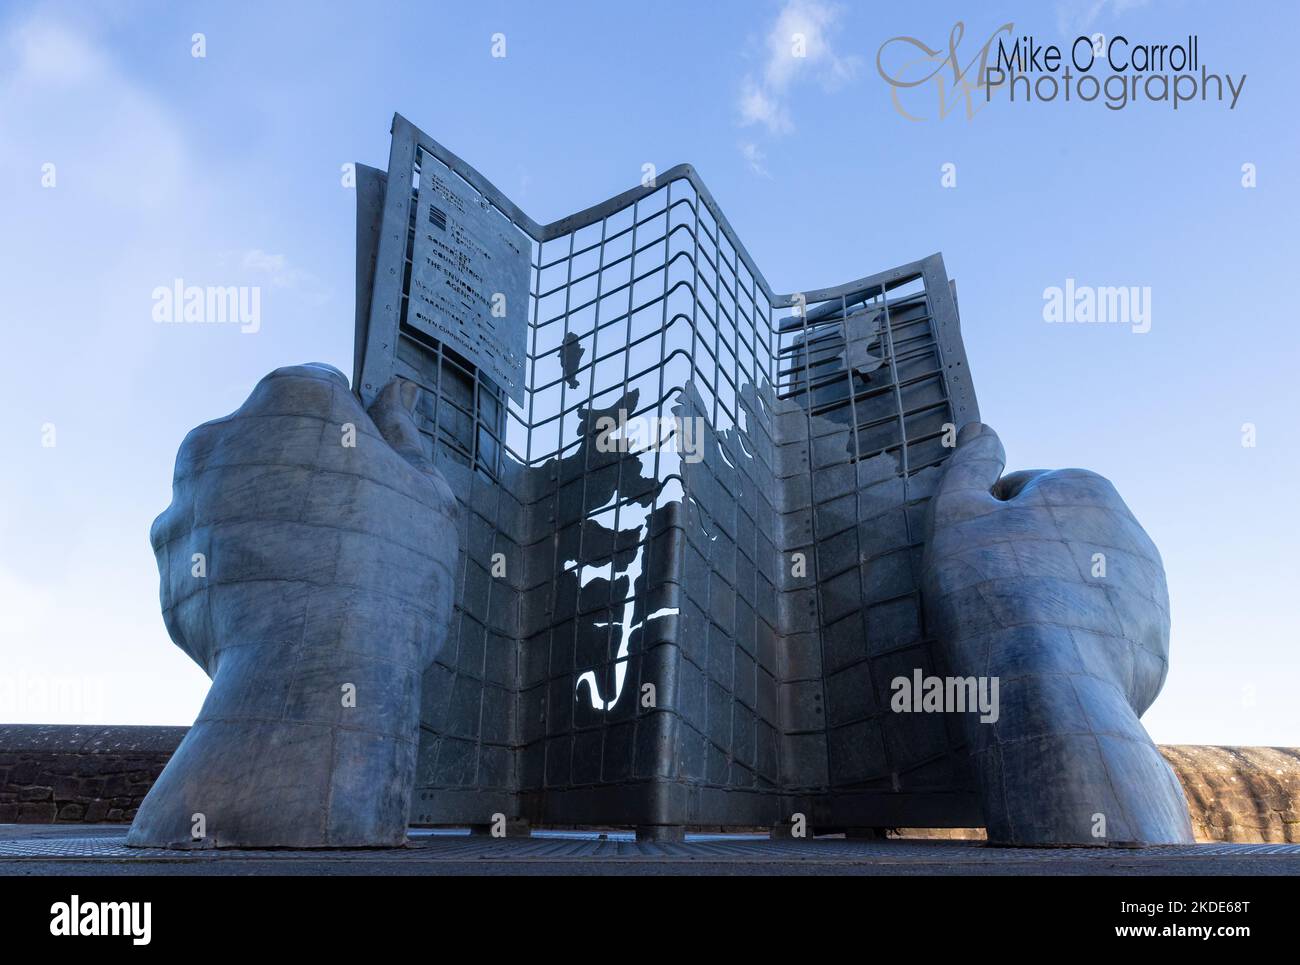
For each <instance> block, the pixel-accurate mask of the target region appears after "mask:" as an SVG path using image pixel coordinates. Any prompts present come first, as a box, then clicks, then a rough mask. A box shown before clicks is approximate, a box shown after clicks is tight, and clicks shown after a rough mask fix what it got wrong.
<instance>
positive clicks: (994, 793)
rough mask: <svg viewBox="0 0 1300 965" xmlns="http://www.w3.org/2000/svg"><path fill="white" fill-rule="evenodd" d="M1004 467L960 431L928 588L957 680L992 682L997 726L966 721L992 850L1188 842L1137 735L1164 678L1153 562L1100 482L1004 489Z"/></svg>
mask: <svg viewBox="0 0 1300 965" xmlns="http://www.w3.org/2000/svg"><path fill="white" fill-rule="evenodd" d="M1005 462H1006V456H1005V454H1004V452H1003V449H1002V443H1001V442H1000V441H999V440H998V437H997V435H996V434H995V433H994V432H993V430H992V429H990V428H988V427H987V426H983V425H980V424H979V423H972V424H970V425H967V426H965V427H964V428H963V429H962V432H961V434H960V436H959V438H958V446H957V450H956V451H955V452H954V453H953V455H952V457H951V459H950V460H949V462H948V465H947V469H946V471H945V474H944V477H943V479H942V481H941V482H940V484H939V490H938V493H937V494H936V496H935V498H934V501H933V504H932V507H931V512H932V514H933V515H932V525H933V530H932V533H931V538H930V540H929V543H928V545H927V548H926V554H925V563H924V566H923V569H924V573H923V582H922V585H923V594H924V597H925V604H926V612H927V614H928V616H929V620H930V623H931V626H932V628H933V630H934V632H935V633H936V635H937V637H938V639H939V640H940V643H941V645H942V647H943V651H944V653H945V655H946V657H947V660H948V663H949V665H950V670H951V672H952V673H954V674H956V675H958V676H988V677H996V678H998V681H999V692H1000V703H1001V707H1000V713H999V715H998V719H997V720H996V722H990V723H981V722H980V721H979V718H978V717H976V716H975V715H969V714H968V715H966V717H965V719H966V721H967V735H968V738H969V740H970V745H971V752H972V754H973V755H974V759H975V764H976V771H977V772H978V776H979V781H980V799H981V802H982V805H983V808H984V814H985V820H986V823H987V826H988V834H989V839H990V840H991V841H994V842H999V843H1004V844H1017V845H1054V844H1056V845H1060V844H1080V845H1103V844H1108V843H1121V842H1123V843H1127V842H1145V843H1148V844H1157V843H1160V844H1173V843H1187V842H1190V841H1191V840H1192V831H1191V825H1190V823H1189V821H1188V816H1187V802H1186V799H1185V798H1184V796H1183V791H1182V788H1181V787H1180V786H1179V784H1178V781H1177V779H1176V778H1175V777H1174V774H1173V771H1172V769H1171V768H1170V767H1169V765H1168V764H1167V763H1166V762H1165V760H1164V759H1163V758H1162V757H1161V756H1160V753H1159V751H1157V750H1156V748H1155V745H1154V744H1153V743H1152V741H1151V738H1150V737H1149V736H1148V735H1147V733H1146V730H1145V729H1144V728H1143V727H1142V725H1141V724H1140V723H1139V722H1138V717H1139V716H1140V715H1141V714H1142V713H1143V711H1145V710H1146V709H1147V707H1148V706H1150V704H1151V702H1152V701H1153V700H1155V697H1156V695H1157V694H1158V693H1159V692H1160V688H1161V686H1162V685H1163V684H1164V680H1165V674H1166V672H1167V670H1168V657H1169V594H1168V590H1167V588H1166V586H1165V576H1164V568H1163V566H1162V565H1161V562H1160V554H1159V553H1158V552H1157V551H1156V547H1155V545H1154V544H1153V543H1152V542H1151V539H1150V538H1149V537H1148V536H1147V534H1146V533H1145V532H1144V531H1143V529H1142V527H1141V526H1139V525H1138V522H1137V520H1136V519H1134V517H1133V514H1132V513H1131V512H1130V511H1129V509H1128V507H1127V506H1125V505H1124V502H1123V500H1121V499H1120V497H1119V494H1118V493H1117V492H1116V491H1115V488H1114V487H1113V486H1112V485H1111V484H1110V483H1109V482H1108V481H1107V480H1106V479H1104V478H1102V477H1101V476H1098V475H1097V474H1096V473H1092V472H1087V471H1085V470H1082V469H1063V470H1058V471H1052V472H1044V471H1033V472H1021V473H1013V474H1011V475H1008V476H1002V475H1001V474H1002V469H1003V466H1004V465H1005Z"/></svg>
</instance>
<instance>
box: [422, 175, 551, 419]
mask: <svg viewBox="0 0 1300 965" xmlns="http://www.w3.org/2000/svg"><path fill="white" fill-rule="evenodd" d="M419 158H420V171H419V186H418V188H417V191H416V199H415V205H416V209H415V218H414V221H415V224H414V228H415V239H414V245H413V248H412V252H411V281H410V292H409V298H410V300H409V302H408V306H407V313H406V323H407V324H408V325H411V326H412V327H414V328H417V329H419V330H420V331H422V332H424V333H425V334H427V335H431V336H433V337H434V338H436V339H438V340H439V341H441V342H443V343H445V344H446V345H448V346H450V347H451V348H453V349H455V350H456V351H457V352H459V353H461V354H462V355H464V356H465V357H466V358H468V359H469V360H470V361H472V362H474V363H475V364H476V365H478V366H479V368H481V369H482V370H483V372H484V374H485V375H487V376H488V377H489V378H491V379H492V380H493V381H494V382H496V383H497V384H498V385H500V386H501V387H502V388H503V389H505V390H506V392H507V393H508V394H509V395H510V396H511V397H513V398H515V399H516V400H521V399H522V393H523V385H524V357H525V354H526V352H527V347H526V343H525V337H526V335H525V333H526V328H527V322H526V318H527V312H528V273H529V263H530V254H531V247H530V245H529V242H528V241H527V239H526V238H525V236H524V234H523V233H522V232H521V231H520V230H519V229H518V228H516V227H515V226H514V225H512V224H511V223H510V222H509V221H507V220H506V218H505V217H504V216H503V215H502V214H501V213H500V212H499V211H497V210H496V208H494V207H492V205H491V204H490V203H489V202H488V201H487V200H486V199H485V198H483V197H482V196H481V195H480V194H479V193H478V192H477V191H475V190H474V189H473V188H472V187H471V186H470V185H468V184H467V183H465V182H464V181H463V180H461V179H460V178H459V177H458V176H457V175H455V174H453V173H452V171H451V170H450V169H449V168H448V167H447V166H446V165H445V164H443V163H442V162H441V161H439V160H438V159H437V158H435V157H434V156H433V155H431V154H429V153H427V152H425V151H423V150H421V151H420V152H419Z"/></svg>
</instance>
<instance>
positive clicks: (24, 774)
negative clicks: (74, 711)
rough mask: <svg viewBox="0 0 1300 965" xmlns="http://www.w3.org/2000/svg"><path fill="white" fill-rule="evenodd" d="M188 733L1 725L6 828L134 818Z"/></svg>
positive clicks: (0, 781)
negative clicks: (17, 823) (8, 825)
mask: <svg viewBox="0 0 1300 965" xmlns="http://www.w3.org/2000/svg"><path fill="white" fill-rule="evenodd" d="M187 729H188V728H185V727H96V726H87V727H78V726H67V725H40V724H6V725H0V823H11V822H20V823H23V824H50V823H55V822H59V823H64V822H66V823H77V822H86V823H101V822H117V821H121V822H128V821H130V820H131V819H132V818H133V817H134V816H135V810H136V808H138V807H139V806H140V802H141V801H142V800H144V796H145V794H146V793H148V791H149V788H150V787H151V786H152V785H153V782H154V781H155V780H157V778H158V775H159V774H160V773H161V772H162V769H163V766H164V765H166V763H167V761H168V759H169V758H170V757H171V756H172V752H173V751H175V750H176V746H177V745H178V744H179V743H180V742H181V738H182V737H184V736H185V731H186V730H187Z"/></svg>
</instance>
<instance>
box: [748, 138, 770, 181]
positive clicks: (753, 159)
mask: <svg viewBox="0 0 1300 965" xmlns="http://www.w3.org/2000/svg"><path fill="white" fill-rule="evenodd" d="M740 156H741V157H743V158H744V159H745V164H746V165H747V166H748V167H749V169H750V170H751V171H753V172H754V173H755V174H757V175H758V176H759V177H764V178H770V177H771V176H772V175H771V174H770V173H769V172H768V170H767V168H766V167H765V166H764V163H763V162H765V161H766V160H767V155H766V154H764V153H763V152H762V151H761V150H759V147H758V145H757V144H755V143H753V142H752V141H746V142H745V143H743V144H741V145H740Z"/></svg>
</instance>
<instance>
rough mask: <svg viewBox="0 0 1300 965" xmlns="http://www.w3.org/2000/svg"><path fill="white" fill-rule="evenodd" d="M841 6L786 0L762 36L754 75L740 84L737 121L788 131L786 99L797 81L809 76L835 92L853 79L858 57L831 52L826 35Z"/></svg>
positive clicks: (831, 31)
mask: <svg viewBox="0 0 1300 965" xmlns="http://www.w3.org/2000/svg"><path fill="white" fill-rule="evenodd" d="M841 12H842V11H841V8H840V7H838V6H836V5H832V4H828V3H822V2H820V0H789V2H787V3H786V5H785V6H784V7H782V8H781V11H780V13H778V14H777V17H776V21H775V22H774V23H773V24H772V27H771V29H770V30H769V31H768V33H767V36H766V38H765V40H764V55H765V59H764V63H763V68H762V71H761V73H760V74H759V76H757V77H755V76H754V75H752V74H751V75H749V76H747V77H745V78H744V80H743V81H742V82H741V93H740V101H739V105H738V107H739V111H740V123H741V124H742V125H750V124H761V125H763V126H764V127H766V128H767V130H768V133H770V134H774V135H775V134H787V133H789V132H790V131H792V130H794V122H793V120H792V119H791V117H790V111H789V108H788V106H787V104H786V100H787V97H788V94H789V92H790V89H791V88H792V87H793V86H794V85H795V84H796V83H797V82H799V81H800V80H807V79H811V80H814V81H815V82H817V83H818V84H820V85H821V87H822V89H823V90H828V91H829V90H834V89H836V88H837V87H840V86H842V85H843V84H844V83H846V82H847V81H849V80H850V79H852V77H853V76H854V74H855V73H856V71H857V68H858V64H859V60H858V58H857V57H853V56H842V55H840V54H839V53H837V52H836V50H835V48H834V47H833V45H832V43H831V37H832V35H833V34H834V32H835V28H836V27H837V26H838V24H839V20H840V15H841Z"/></svg>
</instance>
